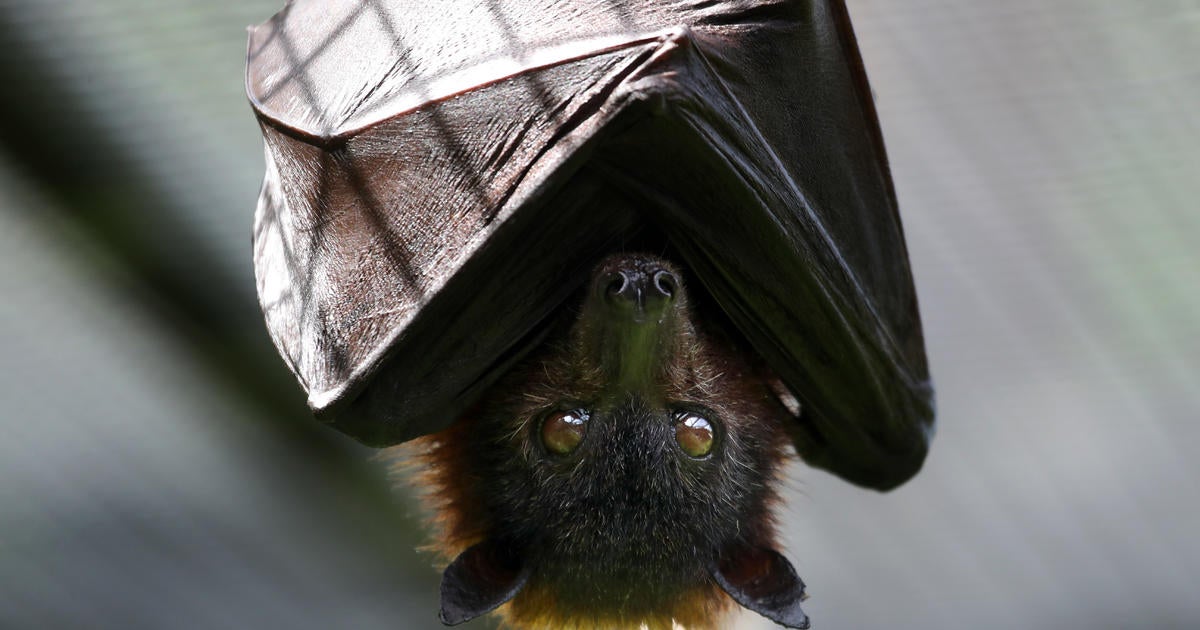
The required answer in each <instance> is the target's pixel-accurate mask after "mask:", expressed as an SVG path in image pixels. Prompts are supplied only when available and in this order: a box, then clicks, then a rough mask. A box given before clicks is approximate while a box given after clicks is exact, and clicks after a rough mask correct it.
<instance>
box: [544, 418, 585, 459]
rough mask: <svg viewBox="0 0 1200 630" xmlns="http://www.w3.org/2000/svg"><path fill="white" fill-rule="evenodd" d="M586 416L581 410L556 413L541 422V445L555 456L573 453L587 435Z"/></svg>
mask: <svg viewBox="0 0 1200 630" xmlns="http://www.w3.org/2000/svg"><path fill="white" fill-rule="evenodd" d="M587 421H588V414H587V412H586V411H584V410H582V409H572V410H570V411H556V412H554V413H552V414H550V415H549V416H547V417H546V419H545V420H544V421H543V422H542V444H545V445H546V450H548V451H550V452H551V453H554V454H556V455H566V454H568V453H570V452H571V451H574V450H575V449H576V448H577V447H578V446H579V443H580V442H582V441H583V436H584V434H585V433H587Z"/></svg>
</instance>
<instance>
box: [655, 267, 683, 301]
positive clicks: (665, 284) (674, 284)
mask: <svg viewBox="0 0 1200 630" xmlns="http://www.w3.org/2000/svg"><path fill="white" fill-rule="evenodd" d="M678 287H679V279H678V278H676V277H675V274H673V273H671V272H670V271H667V270H666V269H660V270H659V271H657V272H655V273H654V288H655V290H657V291H658V292H659V294H661V295H662V296H663V297H665V298H667V299H670V298H672V297H674V296H675V289H676V288H678Z"/></svg>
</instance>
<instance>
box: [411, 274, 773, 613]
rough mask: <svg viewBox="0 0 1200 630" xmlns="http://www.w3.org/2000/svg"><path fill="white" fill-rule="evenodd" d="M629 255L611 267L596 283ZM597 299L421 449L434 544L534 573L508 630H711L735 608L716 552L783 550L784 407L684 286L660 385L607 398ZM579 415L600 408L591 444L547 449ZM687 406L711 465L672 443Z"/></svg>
mask: <svg viewBox="0 0 1200 630" xmlns="http://www.w3.org/2000/svg"><path fill="white" fill-rule="evenodd" d="M632 259H633V260H634V261H635V262H638V261H641V262H643V263H644V262H645V261H647V260H649V261H652V262H654V263H655V264H662V265H667V263H665V262H662V261H657V260H655V259H650V258H647V257H636V256H635V257H632ZM630 260H631V256H629V255H622V256H617V257H614V258H612V259H610V260H609V261H607V262H605V263H602V264H601V267H600V268H599V269H598V271H597V276H599V275H600V274H601V273H602V272H603V271H604V270H605V269H606V268H609V267H611V266H612V265H615V264H628V263H629V261H630ZM605 265H608V267H606V266H605ZM667 268H668V269H671V270H672V271H674V268H673V267H669V266H667ZM675 273H676V274H677V275H678V272H677V271H675ZM593 286H595V282H593ZM597 299H598V298H597V297H596V296H595V291H594V290H591V291H590V292H588V295H586V296H585V297H584V298H583V299H582V300H581V302H580V303H581V306H580V307H579V309H578V311H577V312H571V313H567V316H566V317H564V321H561V322H559V323H558V324H557V325H556V326H557V327H558V328H557V331H556V333H552V334H551V336H550V337H549V341H547V342H546V343H545V344H544V345H543V346H542V347H541V348H539V349H538V350H536V351H534V352H532V353H531V354H530V355H529V356H528V357H527V358H526V359H524V360H523V361H522V362H521V363H520V364H519V365H518V366H517V367H516V368H515V369H513V370H512V371H511V372H510V373H509V374H508V375H507V376H506V377H505V378H503V379H502V380H501V381H500V382H498V383H497V384H496V385H495V386H494V387H492V388H491V390H490V392H489V393H488V394H487V395H485V396H484V397H483V399H482V400H481V401H480V402H479V403H478V404H477V405H475V406H474V408H473V410H472V411H471V412H469V413H468V414H467V415H466V416H465V417H463V418H461V419H460V420H459V421H458V422H457V423H455V424H454V425H453V426H452V427H450V428H449V429H447V430H445V431H443V432H441V433H438V434H435V435H432V436H428V437H426V438H422V439H421V440H418V441H417V442H416V443H415V447H416V448H417V449H418V452H419V456H418V457H417V458H416V460H415V463H417V464H418V466H419V467H420V468H419V470H420V472H419V473H418V474H419V479H418V480H417V481H418V483H419V484H420V485H422V486H423V487H424V488H425V489H427V490H428V499H429V501H430V503H431V505H432V507H433V508H434V510H435V513H436V517H435V518H436V524H437V530H438V532H439V534H438V539H437V542H436V549H437V550H438V551H439V552H440V553H441V554H442V556H443V557H444V558H445V559H446V560H447V561H448V560H450V559H452V558H454V557H455V556H456V555H458V554H459V553H461V552H463V551H464V550H465V549H467V548H468V547H470V546H471V545H474V544H476V543H478V542H481V541H483V540H490V541H493V542H495V543H498V544H500V545H502V546H503V547H504V548H507V549H512V550H514V552H515V553H516V554H517V556H518V557H520V558H521V559H522V560H523V562H524V563H525V564H526V566H528V567H530V568H531V569H532V573H531V575H530V578H529V582H528V583H527V584H526V586H525V588H524V589H522V590H521V592H520V593H519V594H518V595H517V596H516V597H515V598H514V599H513V600H512V601H511V602H509V603H508V604H506V605H505V606H503V607H502V608H501V609H500V612H501V614H502V615H503V616H504V618H505V620H506V621H507V622H508V623H509V624H510V625H511V626H513V627H517V628H536V629H542V628H545V629H555V630H558V629H563V628H576V629H579V630H584V629H592V628H596V629H599V628H637V627H639V626H641V625H642V624H645V625H646V626H648V627H649V628H654V629H657V628H671V627H672V621H674V622H675V623H676V624H679V625H682V626H684V627H687V628H697V629H706V628H715V627H717V626H718V623H719V620H720V618H721V617H722V615H723V613H725V612H727V610H728V609H729V608H730V607H731V606H730V604H732V603H733V601H732V600H731V599H730V598H729V597H728V596H727V595H726V594H725V593H724V592H723V591H722V590H721V589H720V588H719V587H718V586H717V585H716V584H715V583H714V581H713V579H712V578H711V577H710V574H709V570H710V567H711V566H713V564H714V563H715V562H716V559H717V558H718V556H719V554H721V553H722V550H726V549H729V548H731V546H732V547H737V546H738V545H749V546H751V547H764V548H773V547H774V523H773V519H772V515H771V505H772V502H773V501H774V498H775V491H774V486H775V481H776V479H777V476H778V472H779V468H780V464H781V462H782V461H783V460H784V458H785V453H786V452H787V446H786V445H787V444H788V439H787V437H786V435H785V434H784V431H783V429H782V428H781V427H782V418H783V417H784V416H785V415H786V414H787V412H786V411H785V410H784V409H783V408H782V406H781V405H780V403H779V401H778V399H777V398H776V397H775V396H774V395H773V394H772V393H771V391H770V390H769V388H768V387H766V386H765V385H764V382H763V378H762V374H761V372H760V371H759V368H758V367H757V366H756V365H755V364H754V363H753V361H752V360H751V359H748V358H747V357H750V356H752V355H750V354H749V353H747V352H745V351H744V349H743V348H741V347H740V345H739V343H738V342H736V341H735V340H733V339H732V338H730V337H729V336H728V335H726V334H725V333H723V332H722V331H721V330H720V329H717V328H714V327H712V326H710V325H709V323H708V321H707V319H706V320H700V319H698V318H696V317H695V316H694V313H693V308H694V306H693V304H690V303H689V299H688V297H687V295H686V293H685V291H684V290H683V287H682V286H681V287H679V289H678V290H677V291H676V292H675V296H674V299H673V300H672V301H671V304H670V305H669V306H668V311H669V312H668V314H667V317H666V318H664V320H663V324H662V325H661V326H660V333H661V334H660V337H659V343H660V344H661V347H660V348H659V350H660V351H661V352H662V356H664V357H666V359H665V360H663V361H660V362H658V365H657V368H656V370H655V379H654V380H655V383H653V384H650V385H648V386H647V387H645V388H641V391H636V392H634V391H622V390H621V388H614V387H613V385H612V382H611V380H612V379H611V375H610V371H609V370H606V368H605V365H607V364H608V363H606V362H611V361H613V360H619V357H618V358H616V359H614V358H613V357H611V356H608V355H606V354H605V353H610V354H611V348H610V346H611V345H612V344H609V343H606V342H607V341H608V340H607V339H606V334H607V333H606V328H605V322H604V320H603V317H602V316H600V315H597V312H598V311H596V310H595V309H596V307H595V305H594V304H593V302H595V301H596V300H597ZM574 408H584V409H588V410H591V419H590V421H589V423H588V429H587V434H586V436H585V438H584V440H583V442H582V443H581V444H580V446H579V448H578V449H577V450H576V451H575V452H573V453H571V454H570V455H568V456H565V457H561V456H552V455H550V454H548V453H547V452H546V450H545V449H544V447H543V446H542V444H541V442H540V439H539V422H540V420H541V419H542V418H544V417H545V416H546V415H547V413H550V412H553V411H558V410H564V409H574ZM681 409H688V410H696V411H699V412H700V413H701V414H702V415H704V416H705V417H708V418H710V419H711V420H712V421H713V424H714V425H715V427H716V428H717V431H716V436H717V437H716V442H715V446H714V449H713V451H712V453H711V455H710V456H709V457H708V458H706V459H694V458H690V457H688V456H686V455H685V454H683V453H682V451H681V450H680V449H679V447H678V446H677V445H676V443H675V441H674V437H673V436H674V429H673V420H674V415H673V414H674V413H675V412H676V411H678V410H681Z"/></svg>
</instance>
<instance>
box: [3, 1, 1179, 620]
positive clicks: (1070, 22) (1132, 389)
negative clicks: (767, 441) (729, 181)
mask: <svg viewBox="0 0 1200 630" xmlns="http://www.w3.org/2000/svg"><path fill="white" fill-rule="evenodd" d="M848 4H849V5H850V11H851V14H852V16H853V18H854V19H855V24H856V28H857V32H858V36H859V42H860V45H861V47H862V49H863V55H864V58H865V62H866V65H867V68H868V72H869V74H870V77H871V80H872V85H873V88H874V90H875V93H876V99H877V103H878V107H879V113H880V117H881V122H882V126H883V130H884V136H885V138H886V141H887V145H888V149H889V153H890V156H891V162H892V168H893V172H894V176H895V180H896V186H897V188H898V193H899V196H900V200H901V206H902V214H903V218H904V222H905V228H906V231H907V235H908V239H909V249H910V252H911V255H912V262H913V267H914V273H915V276H916V280H917V288H918V292H919V294H920V299H921V307H922V314H923V318H924V322H925V329H926V336H927V342H928V350H929V354H930V362H931V365H932V369H933V371H934V377H935V379H936V383H937V387H938V392H939V396H938V398H939V416H940V418H939V420H940V426H939V432H938V436H937V439H936V441H935V443H934V446H933V449H932V452H931V455H930V458H929V460H928V462H927V464H926V467H925V470H924V471H923V472H922V473H921V474H920V475H919V476H918V477H916V478H915V479H914V480H913V481H911V482H909V483H908V484H907V485H906V486H904V487H902V488H900V489H899V490H897V491H895V492H892V493H890V494H887V495H880V494H877V493H874V492H869V491H865V490H860V489H857V488H855V487H852V486H850V485H848V484H846V483H844V482H841V481H838V480H837V479H835V478H832V477H830V476H828V475H826V474H824V473H821V472H817V471H814V470H811V469H808V468H806V467H804V466H802V465H800V464H796V465H794V466H793V467H792V468H791V469H790V471H789V479H788V497H787V502H786V509H785V514H784V519H783V532H784V537H785V539H786V543H787V548H788V555H789V556H790V557H791V558H793V560H794V562H795V564H796V566H797V569H798V570H799V573H800V574H801V575H802V576H803V577H804V579H805V581H806V582H807V583H808V584H809V586H810V593H811V595H812V598H811V599H810V600H809V602H808V603H807V605H806V606H805V608H806V610H807V611H808V612H809V614H810V615H811V616H812V617H813V620H814V624H815V627H816V628H818V630H820V629H827V630H828V629H838V628H884V627H886V628H896V629H909V628H911V629H920V630H929V629H934V628H947V629H954V628H1010V627H1013V626H1020V627H1023V628H1048V629H1049V628H1082V627H1089V628H1196V627H1200V597H1197V596H1196V595H1195V594H1194V591H1195V588H1196V585H1197V584H1198V583H1200V541H1198V538H1200V489H1198V486H1200V478H1198V477H1200V462H1198V461H1197V460H1196V458H1195V456H1193V454H1192V451H1193V450H1197V448H1198V447H1200V377H1198V372H1200V201H1198V200H1200V113H1198V112H1200V2H1197V1H1196V0H1148V1H1145V2H1131V1H1129V0H1057V1H1056V2H1043V1H1040V0H1013V1H1010V2H992V1H990V0H909V1H907V2H902V3H901V2H893V1H890V0H850V1H849V3H848ZM278 8H279V0H243V1H241V2H185V1H183V0H154V1H150V0H107V1H106V2H103V3H98V2H91V1H84V0H24V1H22V0H0V50H2V51H4V54H3V57H2V58H0V86H3V87H2V88H0V89H2V90H3V97H2V98H0V435H2V437H0V628H79V627H87V628H259V627H263V628H266V627H286V628H417V629H425V628H429V629H432V628H438V627H441V626H440V624H438V622H437V620H436V610H437V594H436V591H437V582H438V579H439V576H438V574H437V573H436V572H435V571H434V569H433V568H432V560H431V559H430V558H429V557H426V556H424V555H421V554H419V553H418V552H416V551H415V550H414V549H415V547H417V546H419V545H420V544H422V542H423V541H424V538H423V533H422V530H421V527H420V521H421V516H420V514H419V513H418V512H417V510H416V508H415V507H414V504H413V502H412V500H411V498H410V497H409V496H408V495H407V493H406V492H405V491H404V490H402V489H401V490H396V489H393V488H392V487H391V484H390V482H389V481H388V479H387V475H386V470H385V466H384V464H383V463H382V462H380V461H379V460H378V458H376V457H375V454H374V453H373V452H372V451H370V450H368V449H364V448H361V447H358V446H356V445H355V444H354V443H352V442H351V441H350V440H348V439H346V438H343V437H341V436H340V435H337V434H334V433H333V432H332V431H330V430H327V429H324V428H323V427H321V426H319V425H318V423H316V422H315V421H314V420H312V418H311V416H310V414H309V413H308V411H307V410H306V408H305V407H304V404H303V396H302V394H301V391H300V389H299V387H298V386H297V385H296V384H295V383H294V381H293V379H292V377H291V375H290V374H289V373H288V372H287V370H286V369H285V368H284V365H283V362H282V361H281V360H280V359H279V358H278V357H277V356H276V354H275V351H274V349H273V348H272V346H271V344H270V341H269V340H268V338H267V336H266V331H265V328H264V325H263V323H262V319H261V315H260V312H259V309H258V306H257V302H256V299H255V296H254V283H253V279H252V269H251V260H250V258H251V254H250V246H249V243H250V221H251V214H252V212H253V209H254V204H255V199H256V195H257V192H258V186H259V183H260V178H261V176H262V172H263V159H262V149H261V140H260V135H259V132H258V129H257V126H256V124H255V122H254V119H253V116H252V115H251V112H250V108H249V106H248V105H247V104H246V101H245V98H244V95H243V64H244V52H245V30H244V27H245V26H247V25H249V24H252V23H258V22H261V21H262V20H264V19H266V18H267V17H268V16H269V15H270V14H272V13H273V12H274V11H276V10H277V9H278ZM736 621H737V624H738V627H739V628H747V629H749V628H757V629H765V628H769V627H772V626H771V625H770V624H769V623H767V622H764V621H762V620H760V619H758V618H755V617H753V616H752V615H744V616H742V617H739V618H737V620H736ZM487 625H488V623H487V622H481V623H476V624H474V625H472V626H470V627H481V628H482V627H487Z"/></svg>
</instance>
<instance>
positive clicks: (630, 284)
mask: <svg viewBox="0 0 1200 630" xmlns="http://www.w3.org/2000/svg"><path fill="white" fill-rule="evenodd" d="M597 285H598V286H597V289H598V292H599V293H600V294H602V295H603V296H604V301H605V303H606V304H608V305H609V307H611V308H614V309H617V310H619V311H632V312H633V313H635V314H638V315H644V314H646V315H652V316H653V315H658V314H660V313H662V312H663V311H664V310H666V308H667V306H668V305H669V304H670V303H671V302H672V300H674V299H675V298H676V294H677V293H678V291H679V277H678V276H677V275H676V274H675V272H673V271H671V270H670V269H667V268H665V267H663V266H662V265H658V264H655V263H653V262H651V261H645V260H638V259H633V260H630V261H626V264H621V265H617V266H615V268H612V269H607V270H605V271H603V272H602V273H600V274H599V277H598V278H597Z"/></svg>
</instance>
